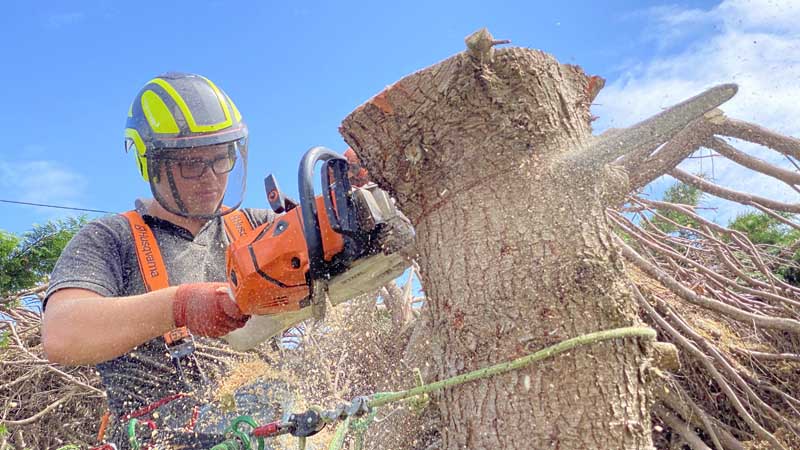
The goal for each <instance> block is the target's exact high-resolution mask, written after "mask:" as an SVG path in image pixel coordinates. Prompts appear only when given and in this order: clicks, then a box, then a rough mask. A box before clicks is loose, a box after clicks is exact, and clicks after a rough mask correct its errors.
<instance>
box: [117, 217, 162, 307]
mask: <svg viewBox="0 0 800 450" xmlns="http://www.w3.org/2000/svg"><path fill="white" fill-rule="evenodd" d="M122 215H123V216H124V217H125V218H126V219H128V223H129V224H130V225H131V232H132V233H133V242H134V246H135V248H136V259H138V260H139V271H140V272H141V273H142V279H143V280H144V286H145V289H147V292H152V291H156V290H159V289H164V288H167V287H169V278H168V277H167V267H166V266H165V265H164V259H163V258H162V257H161V250H160V249H159V248H158V243H157V242H156V239H155V236H154V235H153V231H152V230H151V229H150V227H149V226H147V224H146V223H144V220H143V219H142V216H140V215H139V213H138V212H136V211H128V212H125V213H122Z"/></svg>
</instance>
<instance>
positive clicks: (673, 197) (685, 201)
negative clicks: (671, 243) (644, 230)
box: [652, 182, 703, 238]
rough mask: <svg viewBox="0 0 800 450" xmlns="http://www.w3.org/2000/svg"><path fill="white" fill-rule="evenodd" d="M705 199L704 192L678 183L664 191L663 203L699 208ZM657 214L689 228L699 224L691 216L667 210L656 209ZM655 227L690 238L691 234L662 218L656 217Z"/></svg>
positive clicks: (654, 219) (654, 220)
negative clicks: (701, 201)
mask: <svg viewBox="0 0 800 450" xmlns="http://www.w3.org/2000/svg"><path fill="white" fill-rule="evenodd" d="M702 197H703V192H702V191H701V190H700V189H698V188H696V187H695V186H691V185H688V184H685V183H681V182H677V183H675V184H673V185H672V186H670V187H669V188H668V189H667V190H666V191H664V198H663V201H665V202H669V203H680V204H682V205H691V206H697V204H698V203H700V200H701V199H702ZM656 212H657V213H658V214H660V215H662V216H664V217H666V218H668V219H670V220H672V221H673V222H675V223H678V224H680V225H682V226H687V227H696V226H697V223H696V222H695V221H693V220H692V219H691V218H689V216H687V215H685V214H682V213H680V212H678V211H674V210H671V209H667V208H656ZM652 222H653V225H655V226H656V227H658V229H660V230H661V231H663V232H664V233H677V234H678V235H679V236H680V237H684V238H689V237H691V236H690V235H691V233H690V232H688V231H686V230H684V229H682V228H680V227H678V226H676V225H674V224H672V223H671V222H668V221H666V220H664V219H661V218H660V217H654V218H653V220H652Z"/></svg>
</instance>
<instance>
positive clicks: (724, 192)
mask: <svg viewBox="0 0 800 450" xmlns="http://www.w3.org/2000/svg"><path fill="white" fill-rule="evenodd" d="M670 175H672V176H673V177H675V178H677V179H678V180H680V181H683V182H684V183H686V184H690V185H692V186H695V187H696V188H698V189H700V190H702V191H703V192H707V193H709V194H711V195H714V196H716V197H719V198H724V199H726V200H730V201H732V202H736V203H741V204H743V205H748V204H750V203H760V204H761V205H764V206H766V207H768V208H772V209H777V210H778V211H787V212H792V213H800V205H798V204H790V203H782V202H776V201H774V200H770V199H768V198H764V197H758V196H755V195H751V194H747V193H745V192H739V191H735V190H733V189H728V188H724V187H722V186H719V185H717V184H714V183H710V182H708V181H705V180H703V179H702V178H700V177H696V176H694V175H692V174H690V173H687V172H684V171H683V170H681V169H677V168H676V169H673V170H672V172H670Z"/></svg>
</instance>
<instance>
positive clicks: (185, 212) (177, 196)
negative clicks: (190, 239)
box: [165, 166, 189, 217]
mask: <svg viewBox="0 0 800 450" xmlns="http://www.w3.org/2000/svg"><path fill="white" fill-rule="evenodd" d="M165 172H167V181H168V182H169V189H170V191H172V198H173V199H174V200H175V204H176V205H177V206H178V209H180V211H181V213H182V214H179V215H181V216H184V217H189V210H187V209H186V205H185V204H184V203H183V200H181V195H180V194H179V193H178V186H177V185H175V176H174V175H173V174H172V167H169V166H167V167H166V170H165Z"/></svg>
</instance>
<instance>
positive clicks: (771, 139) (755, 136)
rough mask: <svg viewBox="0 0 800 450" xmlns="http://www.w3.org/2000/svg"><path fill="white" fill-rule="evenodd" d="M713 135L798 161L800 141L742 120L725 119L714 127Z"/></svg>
mask: <svg viewBox="0 0 800 450" xmlns="http://www.w3.org/2000/svg"><path fill="white" fill-rule="evenodd" d="M715 134H721V135H724V136H730V137H734V138H737V139H743V140H745V141H750V142H753V143H756V144H760V145H763V146H765V147H769V148H771V149H773V150H776V151H778V152H780V153H783V154H784V155H786V156H791V157H792V158H795V159H800V139H797V138H794V137H791V136H784V135H782V134H778V133H776V132H774V131H771V130H768V129H766V128H764V127H762V126H761V125H756V124H754V123H749V122H745V121H743V120H736V119H730V118H726V119H725V120H724V121H723V122H722V123H720V124H719V125H717V126H716V131H715Z"/></svg>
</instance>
